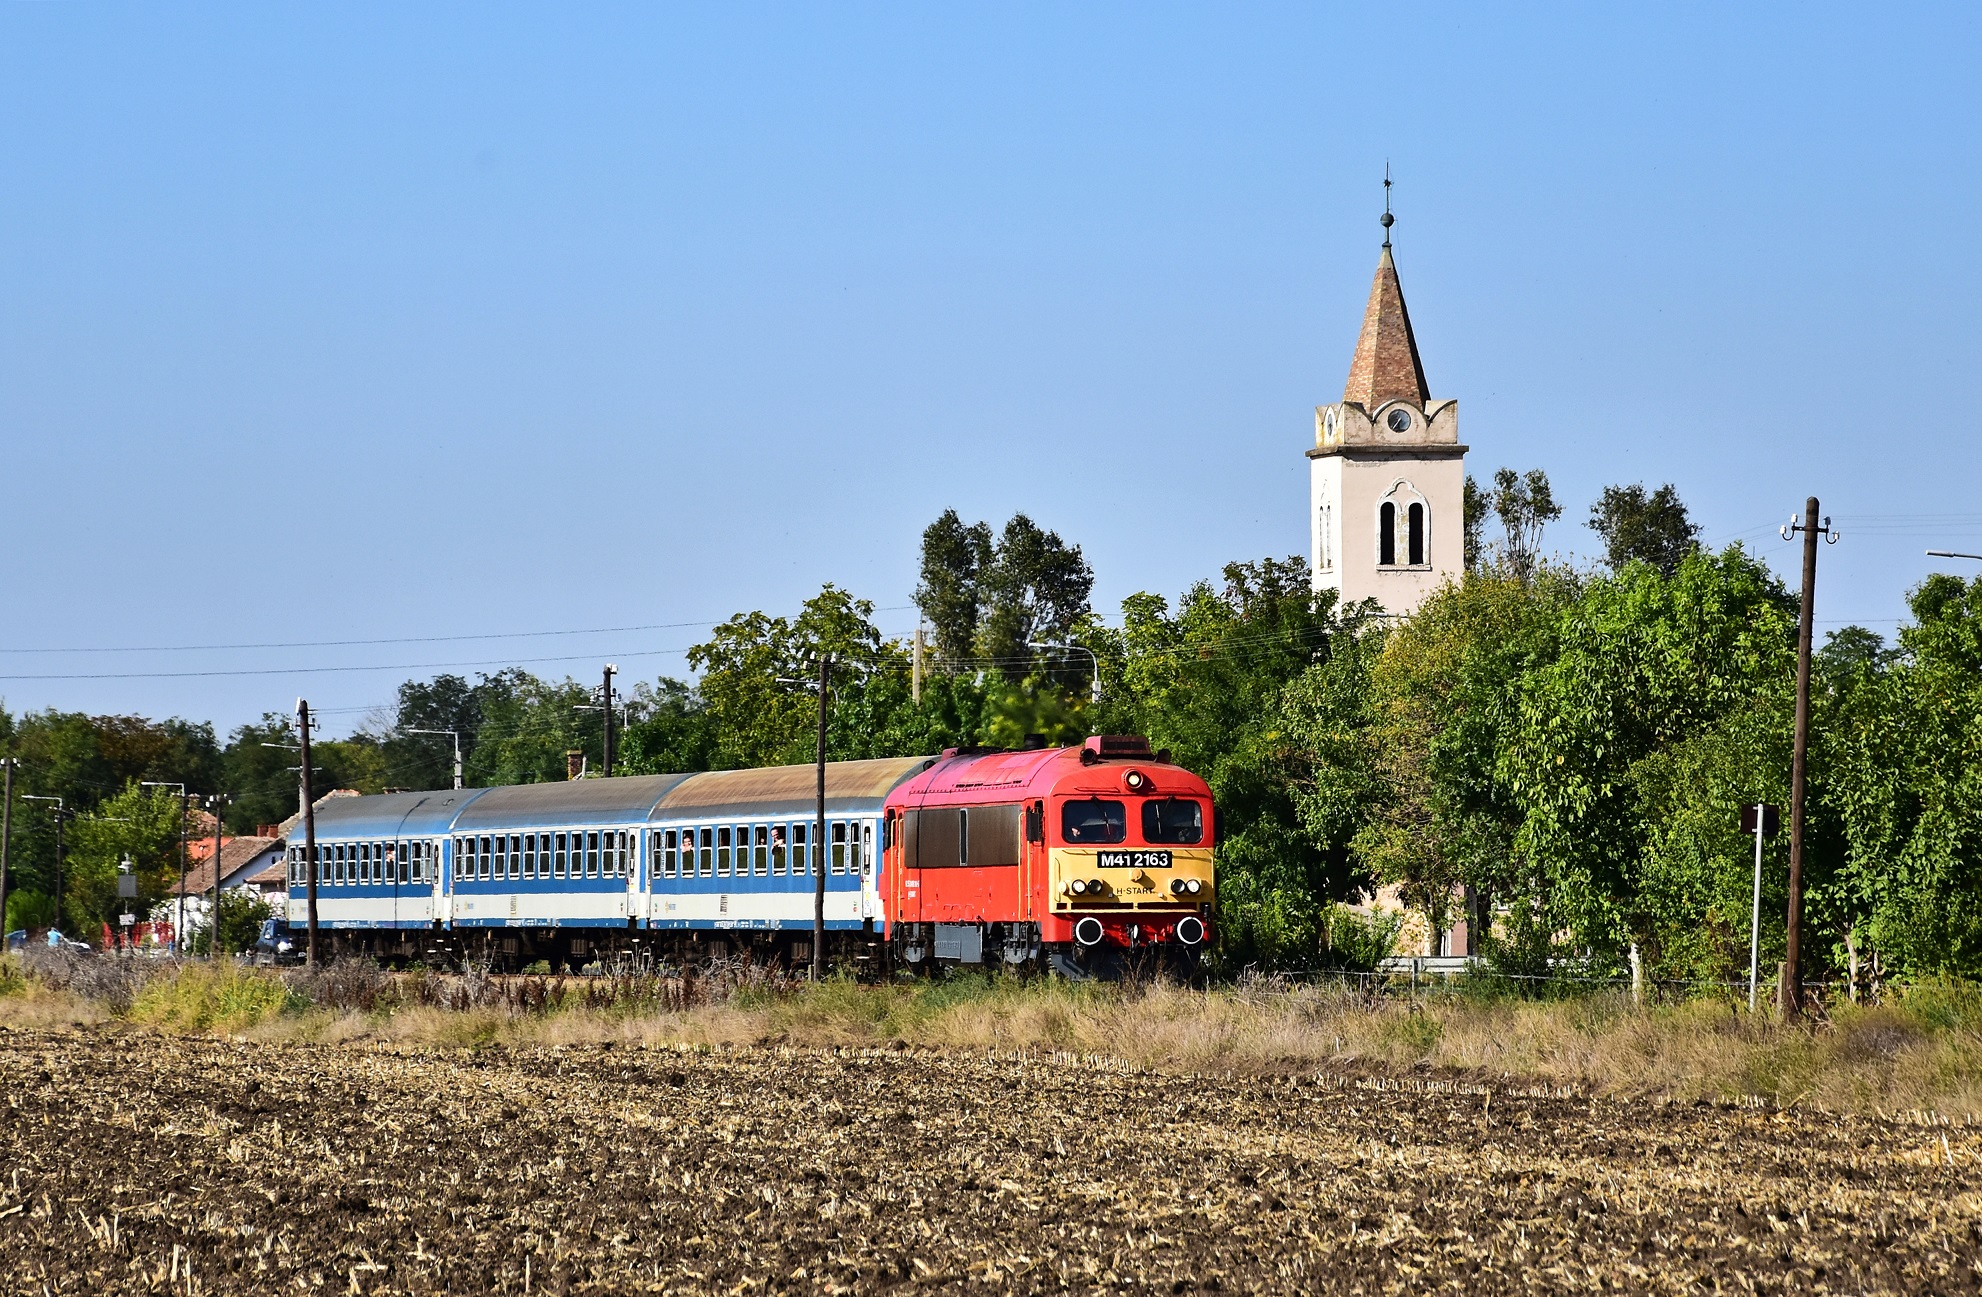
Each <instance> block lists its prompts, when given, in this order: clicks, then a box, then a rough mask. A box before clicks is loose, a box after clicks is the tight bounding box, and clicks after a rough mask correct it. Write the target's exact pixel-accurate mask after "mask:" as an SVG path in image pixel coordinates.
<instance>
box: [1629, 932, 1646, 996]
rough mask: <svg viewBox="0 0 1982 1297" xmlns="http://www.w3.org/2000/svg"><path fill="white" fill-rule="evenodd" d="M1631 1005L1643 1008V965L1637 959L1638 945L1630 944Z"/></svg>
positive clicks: (1635, 943) (1642, 962)
mask: <svg viewBox="0 0 1982 1297" xmlns="http://www.w3.org/2000/svg"><path fill="white" fill-rule="evenodd" d="M1631 1003H1633V1004H1635V1005H1637V1006H1638V1007H1639V1008H1641V1009H1642V1008H1644V1007H1645V965H1644V961H1642V960H1640V959H1639V958H1638V943H1637V942H1635V941H1634V942H1632V943H1631Z"/></svg>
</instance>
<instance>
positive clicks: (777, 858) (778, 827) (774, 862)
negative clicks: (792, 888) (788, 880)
mask: <svg viewBox="0 0 1982 1297" xmlns="http://www.w3.org/2000/svg"><path fill="white" fill-rule="evenodd" d="M785 869H786V864H785V826H784V825H782V824H773V825H772V826H771V872H772V873H774V874H782V873H784V872H785Z"/></svg>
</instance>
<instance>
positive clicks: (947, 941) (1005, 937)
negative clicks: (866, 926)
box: [888, 915, 1203, 981]
mask: <svg viewBox="0 0 1982 1297" xmlns="http://www.w3.org/2000/svg"><path fill="white" fill-rule="evenodd" d="M1167 917H1169V918H1171V919H1172V920H1175V919H1176V918H1178V917H1179V916H1175V915H1171V916H1167ZM1144 922H1145V923H1147V922H1148V921H1147V920H1145V921H1144ZM1198 930H1199V931H1203V929H1202V927H1201V926H1200V928H1199V929H1198ZM1149 931H1150V935H1147V936H1146V935H1145V928H1144V927H1142V926H1141V925H1136V924H1128V925H1103V926H1102V927H1101V929H1100V936H1099V938H1098V939H1096V940H1091V941H1081V940H1078V939H1077V940H1074V941H1045V940H1042V938H1041V935H1040V926H1039V924H1037V923H1029V922H1019V923H1013V922H1006V923H898V924H896V925H895V926H894V931H893V933H892V935H891V937H890V940H889V943H888V945H889V954H890V956H891V957H892V959H893V961H894V965H895V967H896V968H898V969H902V970H905V971H909V972H913V973H934V972H936V971H938V970H941V969H951V968H971V967H985V968H996V967H1001V966H1002V967H1006V968H1010V969H1013V970H1014V971H1020V972H1040V973H1045V972H1050V973H1054V974H1057V975H1059V976H1061V977H1065V978H1068V979H1070V980H1073V981H1085V980H1089V979H1111V980H1119V979H1122V978H1135V977H1173V978H1177V979H1179V980H1183V981H1188V980H1190V979H1191V978H1192V977H1194V976H1195V975H1196V974H1197V971H1198V964H1199V960H1200V956H1201V954H1202V952H1203V942H1202V940H1200V941H1198V942H1197V943H1194V944H1193V943H1186V942H1184V941H1180V940H1178V939H1177V937H1176V936H1175V933H1174V925H1172V926H1171V927H1170V928H1167V929H1166V928H1164V927H1158V926H1156V925H1150V929H1149ZM1155 934H1162V935H1160V936H1158V935H1155ZM1080 935H1081V936H1087V935H1089V933H1087V932H1083V933H1081V934H1080Z"/></svg>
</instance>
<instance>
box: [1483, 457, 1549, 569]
mask: <svg viewBox="0 0 1982 1297" xmlns="http://www.w3.org/2000/svg"><path fill="white" fill-rule="evenodd" d="M1488 500H1489V502H1490V503H1491V504H1492V505H1493V511H1494V513H1495V514H1496V515H1498V516H1499V518H1500V525H1501V529H1502V534H1503V539H1502V541H1501V546H1500V554H1499V559H1500V561H1501V562H1502V563H1503V564H1505V565H1506V567H1507V569H1508V571H1510V572H1512V573H1513V574H1514V576H1515V577H1516V578H1518V579H1519V580H1522V581H1526V580H1528V579H1529V578H1531V577H1533V576H1534V574H1535V570H1536V566H1537V564H1539V563H1540V561H1541V543H1542V529H1543V528H1544V527H1546V526H1547V525H1548V524H1549V523H1551V522H1554V521H1555V520H1556V519H1557V518H1560V517H1561V516H1562V506H1561V505H1559V504H1557V503H1556V502H1555V495H1554V493H1553V492H1551V491H1550V490H1549V485H1548V474H1547V473H1544V472H1542V470H1540V469H1539V468H1531V469H1529V470H1528V472H1527V474H1526V475H1525V476H1524V475H1522V474H1520V473H1516V472H1515V471H1514V470H1513V469H1511V468H1503V469H1499V470H1497V471H1495V473H1494V475H1493V492H1492V494H1491V495H1490V496H1489V497H1488Z"/></svg>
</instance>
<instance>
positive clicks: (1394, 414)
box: [1384, 410, 1411, 432]
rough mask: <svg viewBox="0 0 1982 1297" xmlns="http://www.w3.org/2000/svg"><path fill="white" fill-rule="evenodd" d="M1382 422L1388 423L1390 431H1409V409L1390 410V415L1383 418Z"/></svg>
mask: <svg viewBox="0 0 1982 1297" xmlns="http://www.w3.org/2000/svg"><path fill="white" fill-rule="evenodd" d="M1384 422H1385V423H1387V424H1389V425H1390V430H1391V431H1392V432H1409V431H1410V430H1411V412H1410V411H1409V410H1392V411H1391V412H1390V417H1389V418H1388V419H1385V420H1384Z"/></svg>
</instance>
